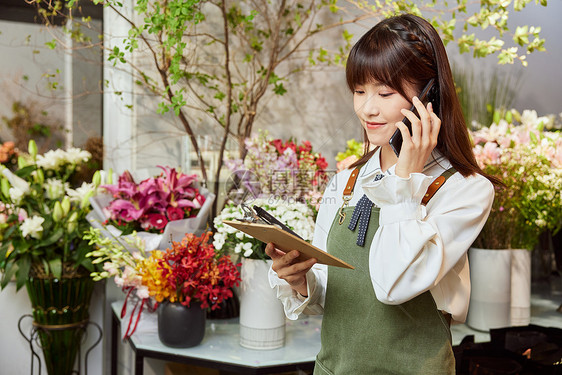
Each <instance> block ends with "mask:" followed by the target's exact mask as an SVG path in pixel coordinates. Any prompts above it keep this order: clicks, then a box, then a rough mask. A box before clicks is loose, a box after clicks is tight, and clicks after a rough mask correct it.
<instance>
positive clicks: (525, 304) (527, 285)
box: [510, 249, 531, 326]
mask: <svg viewBox="0 0 562 375" xmlns="http://www.w3.org/2000/svg"><path fill="white" fill-rule="evenodd" d="M510 252H511V325H512V326H526V325H529V323H531V252H530V251H529V250H527V249H512V250H510Z"/></svg>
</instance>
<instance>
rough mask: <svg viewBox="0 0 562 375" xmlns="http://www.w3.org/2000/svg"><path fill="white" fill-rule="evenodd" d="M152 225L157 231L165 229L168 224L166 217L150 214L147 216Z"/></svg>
mask: <svg viewBox="0 0 562 375" xmlns="http://www.w3.org/2000/svg"><path fill="white" fill-rule="evenodd" d="M147 217H148V220H149V222H150V225H151V226H152V227H153V228H156V229H163V228H164V227H165V226H166V224H168V219H166V216H164V215H161V214H148V215H147Z"/></svg>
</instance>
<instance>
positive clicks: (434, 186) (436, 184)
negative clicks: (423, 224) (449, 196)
mask: <svg viewBox="0 0 562 375" xmlns="http://www.w3.org/2000/svg"><path fill="white" fill-rule="evenodd" d="M456 171H457V170H456V169H455V168H449V169H447V170H446V171H445V172H443V173H442V174H441V176H439V177H437V178H436V179H435V180H433V182H432V183H431V185H429V187H428V188H427V191H426V193H425V195H424V196H423V199H422V202H421V204H423V205H424V206H425V205H426V204H427V202H429V200H430V199H431V198H432V197H433V196H434V195H435V193H437V190H439V189H440V188H441V186H443V184H444V183H445V181H447V179H448V178H449V177H451V176H452V175H453V174H455V172H456Z"/></svg>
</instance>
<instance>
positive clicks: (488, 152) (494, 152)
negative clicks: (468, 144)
mask: <svg viewBox="0 0 562 375" xmlns="http://www.w3.org/2000/svg"><path fill="white" fill-rule="evenodd" d="M482 153H483V156H484V157H485V158H486V159H487V160H488V161H490V162H491V163H492V164H496V163H498V162H499V160H500V148H499V147H498V145H497V144H496V143H495V142H486V144H485V145H484V148H483V150H482Z"/></svg>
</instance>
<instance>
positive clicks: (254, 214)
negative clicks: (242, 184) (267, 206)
mask: <svg viewBox="0 0 562 375" xmlns="http://www.w3.org/2000/svg"><path fill="white" fill-rule="evenodd" d="M240 207H241V208H242V212H243V213H244V218H243V219H242V220H243V221H246V222H249V223H258V224H268V225H273V226H276V227H278V228H280V229H283V230H284V231H286V232H289V233H291V234H292V235H293V236H296V237H298V238H300V239H301V240H302V239H303V238H302V237H301V236H299V235H298V234H296V233H295V232H293V231H292V230H291V229H289V227H287V226H286V225H285V224H283V223H282V222H280V221H279V220H277V218H275V217H274V216H273V215H271V214H270V213H269V212H267V211H266V210H264V209H263V208H261V207H259V206H256V205H254V206H252V207H249V206H247V205H246V204H244V203H240Z"/></svg>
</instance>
